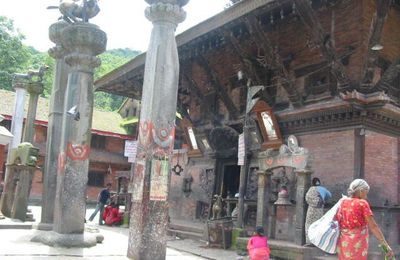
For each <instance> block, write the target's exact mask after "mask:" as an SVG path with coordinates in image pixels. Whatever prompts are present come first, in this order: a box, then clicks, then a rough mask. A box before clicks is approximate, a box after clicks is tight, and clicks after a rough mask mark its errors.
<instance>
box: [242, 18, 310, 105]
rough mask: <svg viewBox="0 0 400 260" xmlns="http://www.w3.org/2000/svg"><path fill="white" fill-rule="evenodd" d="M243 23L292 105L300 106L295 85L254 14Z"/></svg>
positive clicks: (301, 103) (301, 102)
mask: <svg viewBox="0 0 400 260" xmlns="http://www.w3.org/2000/svg"><path fill="white" fill-rule="evenodd" d="M245 24H246V26H247V29H248V30H249V32H250V35H252V36H253V37H254V41H255V43H256V44H257V46H258V47H259V48H260V49H262V50H263V51H264V55H265V59H266V61H267V62H268V64H269V65H270V66H271V68H272V70H273V71H275V73H276V75H277V76H278V77H279V80H280V83H281V84H282V86H283V88H284V89H285V90H286V92H287V93H288V97H289V100H290V102H291V103H292V104H293V106H294V107H301V106H302V105H303V101H302V98H301V96H300V94H299V92H298V91H297V89H296V86H295V85H294V84H293V82H292V80H291V78H290V76H289V73H288V72H287V70H286V68H285V66H284V65H283V63H282V61H281V59H280V57H279V56H278V55H276V54H275V52H274V50H273V45H272V43H271V40H270V39H269V38H268V37H267V36H266V35H265V33H264V32H263V30H262V28H261V26H260V25H259V23H258V20H257V19H256V18H255V17H254V16H248V17H246V18H245Z"/></svg>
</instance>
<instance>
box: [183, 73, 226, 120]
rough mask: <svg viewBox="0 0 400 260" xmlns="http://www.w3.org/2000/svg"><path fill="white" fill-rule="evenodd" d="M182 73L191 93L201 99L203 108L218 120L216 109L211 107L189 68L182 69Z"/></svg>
mask: <svg viewBox="0 0 400 260" xmlns="http://www.w3.org/2000/svg"><path fill="white" fill-rule="evenodd" d="M182 67H186V66H182ZM181 73H182V78H184V79H185V80H186V81H187V82H188V87H189V90H190V94H191V95H193V96H194V97H195V98H196V99H197V100H199V102H200V106H201V108H202V109H204V110H206V111H207V112H208V113H207V115H209V116H210V118H211V119H212V120H213V122H215V121H218V117H217V115H216V114H215V111H213V110H212V109H211V106H210V102H209V100H207V98H206V97H205V96H204V94H203V93H202V92H201V90H200V88H199V87H198V85H197V83H196V82H195V81H194V80H193V78H192V77H191V76H189V74H188V73H187V70H182V72H181Z"/></svg>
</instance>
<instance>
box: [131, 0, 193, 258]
mask: <svg viewBox="0 0 400 260" xmlns="http://www.w3.org/2000/svg"><path fill="white" fill-rule="evenodd" d="M146 2H148V3H149V4H150V6H149V7H147V9H146V11H145V15H146V17H147V18H148V19H149V20H150V21H151V22H152V23H153V29H152V33H151V38H150V44H149V49H148V51H147V53H146V64H145V71H144V81H143V93H142V103H141V104H142V105H141V113H140V122H139V137H138V148H137V155H136V163H135V169H134V171H133V172H134V176H133V180H132V183H131V187H132V208H131V219H130V227H129V245H128V254H127V255H128V257H129V258H131V259H141V260H161V259H165V256H166V244H167V226H168V200H167V199H168V188H169V174H170V167H171V166H170V160H171V159H172V151H173V145H174V138H175V114H176V106H177V94H178V82H179V58H178V51H177V46H176V41H175V29H176V27H177V25H178V24H179V23H180V22H182V21H183V20H184V19H185V17H186V13H185V11H184V10H183V9H182V6H184V5H185V4H186V3H187V2H188V0H146Z"/></svg>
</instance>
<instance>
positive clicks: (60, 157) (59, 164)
mask: <svg viewBox="0 0 400 260" xmlns="http://www.w3.org/2000/svg"><path fill="white" fill-rule="evenodd" d="M64 170H65V153H64V152H60V153H59V154H58V162H57V171H58V172H59V173H62V172H64Z"/></svg>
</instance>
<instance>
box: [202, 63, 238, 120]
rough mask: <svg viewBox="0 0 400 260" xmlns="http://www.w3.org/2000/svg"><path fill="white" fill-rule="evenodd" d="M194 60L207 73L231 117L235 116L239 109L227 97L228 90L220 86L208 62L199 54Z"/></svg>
mask: <svg viewBox="0 0 400 260" xmlns="http://www.w3.org/2000/svg"><path fill="white" fill-rule="evenodd" d="M196 61H197V63H198V64H199V65H200V66H201V67H202V68H203V69H204V71H205V73H206V74H207V77H208V78H209V80H210V82H211V85H213V86H214V88H215V90H216V92H217V94H218V96H219V97H220V99H221V100H222V102H223V103H224V104H225V106H226V108H227V109H228V111H229V114H230V115H231V116H232V117H233V118H237V117H238V114H239V113H238V112H239V111H238V109H237V108H236V106H235V104H234V103H233V101H232V99H231V98H230V97H229V94H228V92H227V91H226V90H225V88H224V86H222V84H221V82H220V81H219V78H218V75H217V73H215V71H214V70H212V68H211V66H210V64H209V63H208V61H207V60H206V59H205V58H204V57H203V56H202V55H199V56H198V57H197V58H196Z"/></svg>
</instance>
